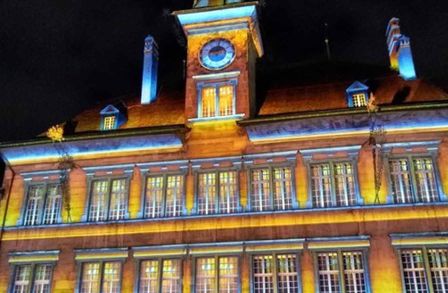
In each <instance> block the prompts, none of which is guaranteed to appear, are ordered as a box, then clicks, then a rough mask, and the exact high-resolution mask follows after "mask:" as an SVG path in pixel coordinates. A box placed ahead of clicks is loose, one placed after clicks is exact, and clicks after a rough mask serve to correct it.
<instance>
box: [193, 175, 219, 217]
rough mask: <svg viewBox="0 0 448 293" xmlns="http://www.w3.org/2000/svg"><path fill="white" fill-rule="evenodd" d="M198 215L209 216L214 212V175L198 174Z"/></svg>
mask: <svg viewBox="0 0 448 293" xmlns="http://www.w3.org/2000/svg"><path fill="white" fill-rule="evenodd" d="M197 204H198V214H200V215H209V214H214V213H215V212H216V210H215V209H216V174H215V173H203V174H199V192H198V203H197Z"/></svg>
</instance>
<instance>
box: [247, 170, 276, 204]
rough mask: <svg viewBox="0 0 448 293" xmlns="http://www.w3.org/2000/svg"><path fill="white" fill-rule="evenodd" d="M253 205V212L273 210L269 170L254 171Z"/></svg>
mask: <svg viewBox="0 0 448 293" xmlns="http://www.w3.org/2000/svg"><path fill="white" fill-rule="evenodd" d="M251 205H252V210H253V211H265V210H272V203H271V194H270V176H269V169H255V170H252V194H251Z"/></svg>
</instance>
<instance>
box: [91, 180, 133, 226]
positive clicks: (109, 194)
mask: <svg viewBox="0 0 448 293" xmlns="http://www.w3.org/2000/svg"><path fill="white" fill-rule="evenodd" d="M120 179H124V180H125V182H126V194H127V197H126V212H125V215H124V218H123V219H120V220H110V219H109V218H110V204H111V191H112V184H111V183H112V181H113V180H120ZM103 180H107V181H108V187H107V213H106V215H107V219H106V220H103V221H90V220H89V217H90V207H91V199H92V192H93V183H94V182H95V181H103ZM130 185H131V175H130V174H128V173H127V172H125V173H124V174H121V175H109V176H95V175H90V174H88V175H87V196H86V204H85V208H84V215H83V217H82V222H88V223H105V222H117V221H124V220H128V219H129V199H130V190H131V186H130Z"/></svg>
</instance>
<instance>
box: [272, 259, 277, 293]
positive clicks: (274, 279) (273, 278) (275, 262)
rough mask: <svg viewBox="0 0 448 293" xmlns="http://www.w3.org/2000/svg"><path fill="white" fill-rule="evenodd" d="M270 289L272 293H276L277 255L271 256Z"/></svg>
mask: <svg viewBox="0 0 448 293" xmlns="http://www.w3.org/2000/svg"><path fill="white" fill-rule="evenodd" d="M272 283H273V284H272V288H273V289H274V293H278V287H277V286H278V268H277V254H275V253H274V254H272Z"/></svg>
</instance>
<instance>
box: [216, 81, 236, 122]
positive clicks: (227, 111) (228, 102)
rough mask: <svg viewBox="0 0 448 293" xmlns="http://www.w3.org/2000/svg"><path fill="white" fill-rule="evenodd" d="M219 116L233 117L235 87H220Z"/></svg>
mask: <svg viewBox="0 0 448 293" xmlns="http://www.w3.org/2000/svg"><path fill="white" fill-rule="evenodd" d="M219 115H220V116H230V115H233V85H222V86H220V87H219Z"/></svg>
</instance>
